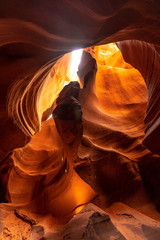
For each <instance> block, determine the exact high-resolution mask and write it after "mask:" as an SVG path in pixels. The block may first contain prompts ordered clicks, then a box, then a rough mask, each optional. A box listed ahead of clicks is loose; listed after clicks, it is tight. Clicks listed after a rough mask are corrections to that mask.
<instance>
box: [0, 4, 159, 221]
mask: <svg viewBox="0 0 160 240" xmlns="http://www.w3.org/2000/svg"><path fill="white" fill-rule="evenodd" d="M16 4H17V7H15V6H16ZM38 4H39V5H38V6H37V3H35V2H34V1H27V0H23V1H21V3H19V1H18V0H17V1H14V3H13V1H9V3H8V2H6V1H1V3H0V9H1V10H0V11H1V13H2V14H1V15H2V18H1V19H0V32H1V38H0V84H1V85H0V91H1V94H0V97H1V102H0V104H1V108H0V121H1V125H0V136H1V138H0V157H1V163H4V162H5V164H6V161H8V164H10V165H9V166H10V168H8V169H7V170H6V167H5V165H4V164H1V165H2V167H1V172H3V173H4V174H1V176H2V177H1V178H2V183H3V184H2V188H5V189H7V191H5V195H6V192H7V197H6V200H7V201H11V203H12V205H13V207H15V206H17V205H16V204H20V206H21V207H22V208H23V207H24V208H26V209H30V210H32V211H35V212H38V213H42V214H45V213H49V212H52V213H53V214H55V216H57V217H62V215H64V216H65V215H67V214H68V215H70V214H71V215H72V214H73V212H75V209H76V207H77V206H79V205H83V204H86V203H87V202H89V201H91V199H93V198H94V197H95V196H96V193H95V191H96V192H98V193H105V194H107V195H108V196H111V197H113V198H114V197H115V196H116V199H117V198H120V197H121V196H123V195H125V194H126V195H127V196H128V195H130V194H131V193H132V190H130V189H132V188H133V187H134V188H136V187H137V185H138V184H139V183H140V182H141V178H143V180H144V182H145V183H146V185H147V187H148V190H150V193H151V195H152V197H154V199H155V200H156V201H157V204H159V199H160V192H159V191H158V186H159V184H160V177H159V169H160V166H159V157H158V155H159V154H160V150H159V149H160V147H159V72H160V71H159V42H160V29H159V10H160V6H159V4H158V3H155V2H152V1H150V2H147V4H146V1H141V2H138V3H137V1H131V0H130V1H118V3H117V1H112V3H110V2H109V1H98V2H95V1H91V2H90V3H82V2H81V1H76V3H75V2H74V1H72V2H68V1H67V2H66V1H63V2H61V3H58V1H57V2H55V3H54V4H53V3H50V1H45V3H44V2H43V1H39V3H38ZM133 39H134V40H133ZM111 42H116V45H115V44H112V45H102V44H107V43H111ZM96 45H102V46H100V47H98V46H96ZM90 46H96V47H95V48H94V49H92V51H93V52H94V57H95V59H96V62H97V72H96V68H94V71H93V72H91V74H90V75H88V77H87V81H86V82H85V81H83V80H84V79H83V80H82V81H81V83H82V85H83V86H84V85H85V86H84V88H83V89H80V88H79V86H78V87H77V89H78V90H77V89H76V91H77V94H75V91H73V92H72V91H71V92H72V93H69V96H67V92H65V90H63V91H64V92H63V91H62V92H61V90H62V89H63V86H64V83H65V82H70V80H71V79H70V78H71V76H69V75H67V74H68V71H69V70H68V66H69V63H70V59H71V58H70V54H67V55H65V56H64V58H62V59H60V60H58V61H57V62H56V60H57V59H58V58H60V57H61V56H63V55H64V54H65V53H68V52H70V51H72V50H73V49H75V48H86V47H90ZM119 49H120V50H119ZM90 51H91V49H90ZM121 53H122V55H123V57H124V60H125V62H124V60H123V58H122V55H121ZM55 62H56V64H55ZM47 63H48V64H47ZM45 64H46V65H45ZM54 64H55V65H54ZM130 64H131V65H130ZM53 65H54V67H53ZM132 66H133V67H134V68H133V67H132ZM83 70H84V69H83ZM79 77H80V78H81V77H82V76H79ZM60 92H61V94H62V99H61V97H60V98H59V100H60V99H61V100H62V102H57V107H56V103H55V100H56V98H57V97H58V94H59V93H60ZM69 92H70V91H69ZM63 94H64V98H63ZM75 95H76V96H75ZM67 97H74V100H73V98H72V101H69V100H68V99H67ZM66 103H67V104H68V107H67V108H68V111H70V108H69V106H70V105H71V106H72V105H73V106H77V107H78V113H80V112H81V111H82V119H81V120H79V119H78V118H77V119H73V115H72V114H71V119H68V116H69V114H67V111H66V109H65V111H66V114H64V111H63V107H64V104H66ZM61 105H63V107H62V108H61V107H60V106H61ZM54 108H55V115H54V117H55V116H57V114H59V108H60V109H61V110H60V111H62V113H63V114H64V115H65V116H63V118H58V119H57V118H56V117H55V121H54V120H53V119H50V120H48V121H41V120H46V119H47V118H48V116H49V115H50V114H51V113H52V111H53V109H54ZM57 109H58V110H57ZM73 109H74V108H73ZM73 109H72V110H73ZM70 113H71V112H70ZM63 114H62V115H63ZM74 116H75V115H74ZM78 116H79V115H78ZM80 117H81V116H80ZM142 143H143V144H144V145H143V144H142ZM11 151H13V152H12V156H10V153H11ZM151 151H152V152H153V153H152V152H151ZM154 154H158V155H154ZM4 160H5V161H4ZM82 163H84V164H88V166H89V169H90V170H91V176H90V177H89V176H87V174H86V173H83V172H82V171H81V169H80V168H81V165H82ZM73 168H75V169H76V171H77V172H78V173H79V174H80V176H81V178H83V179H84V180H85V181H86V182H88V183H89V184H90V185H91V187H92V188H94V190H93V189H92V188H91V187H90V186H89V185H88V184H87V183H85V182H84V181H83V180H82V179H81V178H80V177H79V176H78V175H77V173H76V172H75V170H74V169H73ZM4 169H5V171H4ZM77 189H79V190H77ZM46 199H47V201H46ZM2 201H3V199H2ZM37 202H39V203H40V204H39V206H38V205H37ZM64 202H65V204H64ZM158 206H159V205H158Z"/></svg>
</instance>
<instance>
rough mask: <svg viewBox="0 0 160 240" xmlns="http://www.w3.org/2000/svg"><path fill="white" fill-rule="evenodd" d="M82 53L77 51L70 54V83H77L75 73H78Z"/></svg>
mask: <svg viewBox="0 0 160 240" xmlns="http://www.w3.org/2000/svg"><path fill="white" fill-rule="evenodd" d="M82 51H83V49H78V50H75V51H73V52H72V59H71V65H70V70H69V71H70V74H71V80H72V81H78V76H77V71H78V65H79V63H80V61H81V56H82Z"/></svg>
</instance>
